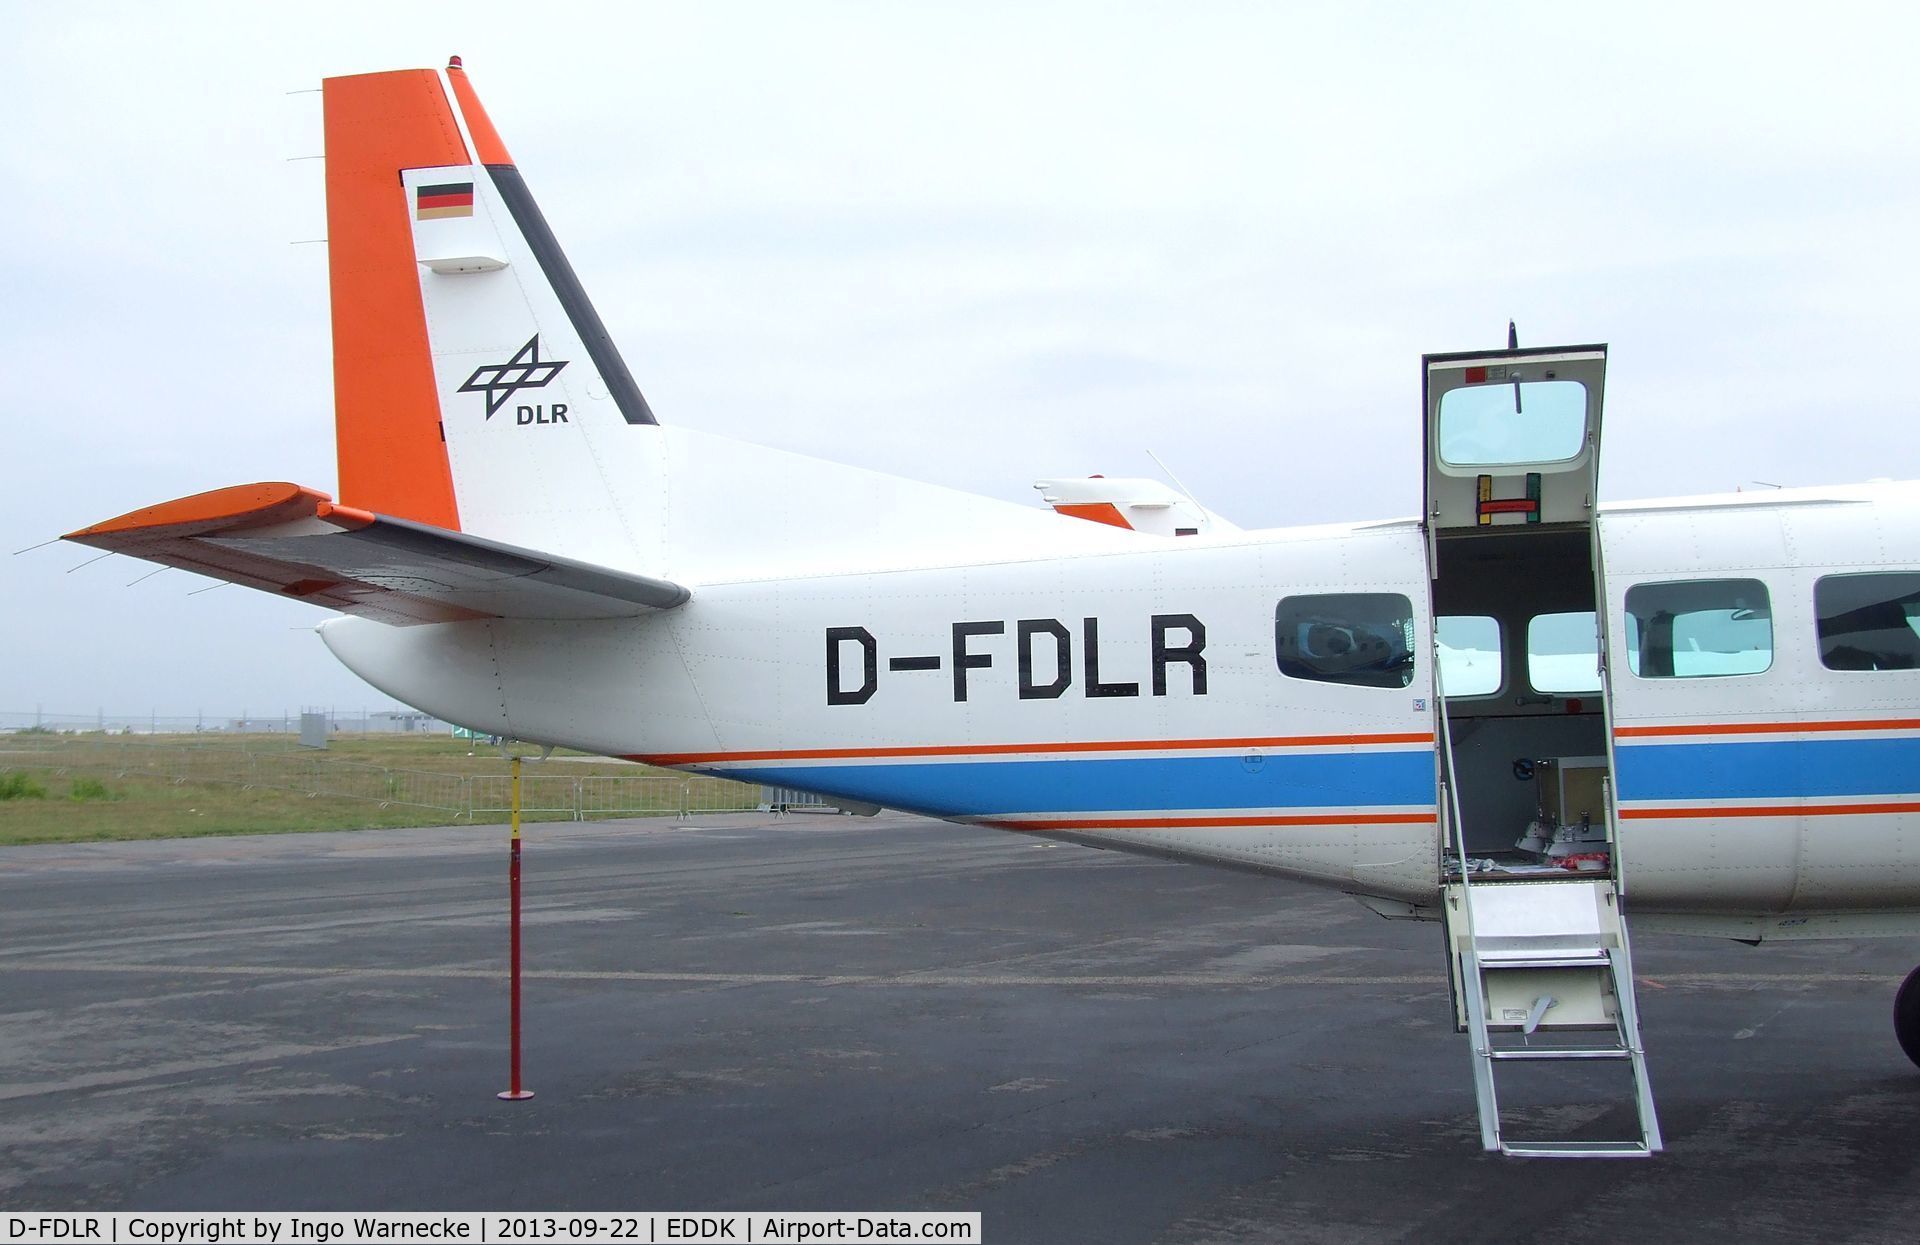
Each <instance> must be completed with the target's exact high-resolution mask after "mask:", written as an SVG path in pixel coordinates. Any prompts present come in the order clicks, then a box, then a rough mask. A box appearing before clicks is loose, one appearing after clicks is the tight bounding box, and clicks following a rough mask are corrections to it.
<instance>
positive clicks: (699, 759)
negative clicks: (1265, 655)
mask: <svg viewBox="0 0 1920 1245" xmlns="http://www.w3.org/2000/svg"><path fill="white" fill-rule="evenodd" d="M1432 742H1433V732H1432V731H1407V732H1403V733H1396V734H1387V735H1279V736H1273V737H1271V738H1262V739H1110V740H1100V741H1094V742H1089V743H1072V744H1064V743H1047V744H919V745H907V746H904V747H889V748H791V749H785V750H781V751H770V752H670V753H660V754H656V755H651V756H638V755H636V756H629V757H628V758H627V760H629V761H647V762H650V763H652V764H654V765H703V764H707V763H710V762H718V761H855V760H866V759H884V758H891V757H958V756H1006V755H1009V754H1013V753H1021V752H1040V753H1054V752H1158V751H1167V752H1184V751H1192V750H1194V749H1199V748H1326V747H1342V746H1346V745H1354V744H1358V745H1366V744H1431V743H1432Z"/></svg>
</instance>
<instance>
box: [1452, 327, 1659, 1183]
mask: <svg viewBox="0 0 1920 1245" xmlns="http://www.w3.org/2000/svg"><path fill="white" fill-rule="evenodd" d="M1422 363H1423V373H1422V390H1423V393H1424V398H1425V402H1424V407H1425V444H1426V464H1425V467H1426V497H1425V505H1424V507H1423V508H1422V517H1423V520H1424V523H1425V526H1426V536H1427V557H1428V569H1429V572H1430V574H1431V576H1432V596H1431V599H1432V603H1433V634H1434V637H1435V644H1434V659H1435V681H1436V684H1437V686H1436V688H1435V700H1436V702H1437V704H1436V723H1435V726H1436V734H1437V736H1438V738H1439V743H1440V751H1441V757H1442V764H1441V782H1442V787H1441V790H1440V792H1439V802H1440V805H1441V809H1442V814H1441V817H1442V823H1443V825H1444V826H1445V827H1446V830H1445V833H1444V834H1443V835H1442V841H1443V842H1444V843H1445V844H1446V846H1445V848H1444V849H1443V851H1444V852H1445V854H1446V859H1445V861H1444V867H1443V877H1444V878H1445V893H1444V896H1443V901H1442V914H1443V918H1444V920H1445V921H1446V925H1447V946H1448V950H1449V957H1448V968H1449V978H1450V980H1451V981H1452V984H1453V987H1454V999H1455V1019H1456V1022H1457V1024H1458V1025H1459V1027H1460V1028H1461V1029H1462V1030H1464V1031H1466V1032H1467V1033H1468V1034H1470V1035H1471V1041H1472V1049H1473V1056H1474V1086H1475V1092H1476V1095H1477V1097H1478V1099H1479V1107H1480V1124H1481V1141H1482V1144H1483V1145H1485V1146H1486V1148H1487V1149H1489V1150H1499V1151H1504V1152H1506V1153H1508V1154H1533V1155H1564V1156H1574V1155H1581V1156H1585V1155H1608V1156H1621V1155H1646V1154H1651V1153H1653V1152H1654V1151H1656V1150H1658V1149H1659V1148H1660V1126H1659V1122H1658V1120H1657V1118H1656V1116H1655V1113H1654V1105H1653V1095H1652V1091H1651V1090H1650V1089H1649V1088H1648V1085H1647V1079H1646V1065H1645V1060H1644V1055H1643V1052H1642V1048H1641V1043H1640V1025H1639V1019H1638V1017H1637V1015H1636V1012H1635V1003H1634V996H1633V970H1632V958H1631V952H1630V950H1629V948H1628V945H1627V931H1626V924H1625V921H1624V919H1623V914H1622V912H1621V907H1620V897H1621V886H1620V877H1621V875H1620V873H1619V871H1618V853H1617V850H1616V844H1615V836H1614V833H1613V827H1614V816H1613V803H1614V801H1613V795H1612V781H1611V776H1612V769H1613V767H1612V762H1611V751H1612V750H1611V747H1610V743H1609V741H1610V736H1611V728H1610V724H1609V717H1610V711H1609V706H1608V696H1607V687H1606V672H1605V670H1604V669H1603V666H1602V660H1601V654H1602V653H1603V652H1604V651H1605V646H1604V642H1603V627H1604V619H1603V614H1602V611H1601V609H1600V603H1601V600H1602V594H1601V591H1600V581H1601V574H1600V549H1599V544H1598V540H1597V534H1596V527H1595V523H1594V515H1595V506H1596V503H1597V501H1598V496H1599V494H1598V489H1597V485H1598V472H1599V466H1600V410H1601V402H1602V399H1603V394H1604V386H1605V382H1606V367H1607V350H1606V347H1605V346H1563V347H1557V348H1553V349H1547V350H1520V349H1517V348H1509V349H1507V350H1495V351H1483V352H1477V353H1471V354H1443V355H1428V356H1426V358H1425V359H1424V360H1423V361H1422ZM1516 1059H1524V1060H1572V1061H1589V1060H1618V1061H1620V1063H1621V1064H1622V1065H1623V1066H1624V1067H1626V1069H1627V1070H1628V1073H1629V1076H1628V1085H1627V1087H1626V1088H1627V1090H1628V1098H1629V1101H1630V1102H1631V1104H1632V1106H1633V1108H1634V1114H1635V1116H1636V1117H1637V1125H1638V1127H1637V1128H1634V1129H1632V1130H1630V1131H1628V1135H1626V1136H1624V1137H1619V1138H1617V1139H1599V1138H1595V1137H1591V1136H1588V1137H1545V1138H1529V1139H1526V1140H1524V1141H1515V1140H1514V1139H1512V1138H1511V1137H1509V1136H1507V1135H1506V1134H1505V1132H1504V1130H1503V1126H1502V1120H1501V1118H1500V1107H1499V1101H1498V1096H1497V1093H1496V1087H1495V1077H1494V1069H1495V1067H1496V1066H1497V1065H1498V1066H1504V1064H1503V1062H1502V1061H1506V1060H1516Z"/></svg>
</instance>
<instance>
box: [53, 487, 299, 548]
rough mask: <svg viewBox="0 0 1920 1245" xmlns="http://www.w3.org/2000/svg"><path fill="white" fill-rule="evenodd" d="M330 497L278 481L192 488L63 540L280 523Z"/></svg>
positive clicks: (84, 528)
mask: <svg viewBox="0 0 1920 1245" xmlns="http://www.w3.org/2000/svg"><path fill="white" fill-rule="evenodd" d="M332 502H333V499H332V498H331V497H329V496H327V495H326V494H325V493H322V492H319V491H318V490H315V489H310V488H302V487H300V486H299V485H298V484H287V483H284V482H280V481H275V482H271V483H264V484H235V485H232V486H230V487H228V488H217V489H214V490H213V491H211V492H208V493H195V494H194V495H193V496H191V497H181V498H178V499H177V500H174V501H163V502H161V503H160V504H159V505H157V506H147V507H145V508H144V509H140V510H134V511H130V512H128V513H126V514H123V515H121V516H119V517H118V518H113V519H108V520H106V521H105V522H103V523H96V524H94V525H93V526H92V527H83V528H81V529H80V530H79V531H76V532H69V533H67V535H66V539H67V540H80V541H84V540H85V539H86V538H88V537H90V536H125V535H133V534H136V533H145V532H153V531H157V530H159V529H163V528H166V529H173V528H181V527H195V528H199V529H201V530H204V531H214V530H218V529H220V528H226V527H258V526H262V525H265V524H269V523H285V522H287V521H288V520H291V519H300V518H307V517H309V516H312V515H315V514H318V513H319V512H320V508H321V507H323V506H330V505H331V504H332Z"/></svg>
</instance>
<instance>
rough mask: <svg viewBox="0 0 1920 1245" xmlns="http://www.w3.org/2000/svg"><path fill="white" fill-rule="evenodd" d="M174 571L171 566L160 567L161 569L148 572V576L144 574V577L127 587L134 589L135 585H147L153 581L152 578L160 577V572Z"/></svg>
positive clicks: (157, 568)
mask: <svg viewBox="0 0 1920 1245" xmlns="http://www.w3.org/2000/svg"><path fill="white" fill-rule="evenodd" d="M172 569H173V568H172V567H171V566H160V567H155V568H154V569H153V570H150V571H148V572H147V573H146V574H144V575H142V576H141V577H140V578H138V579H136V580H134V581H132V583H129V584H128V585H127V587H129V588H131V587H133V585H134V584H144V583H146V582H147V581H148V580H149V579H152V578H153V577H154V576H155V575H158V574H160V572H162V571H170V570H172Z"/></svg>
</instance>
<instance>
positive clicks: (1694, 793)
mask: <svg viewBox="0 0 1920 1245" xmlns="http://www.w3.org/2000/svg"><path fill="white" fill-rule="evenodd" d="M1614 757H1615V759H1616V760H1617V762H1618V764H1619V766H1620V798H1621V799H1623V800H1752V799H1793V798H1800V797H1807V796H1845V795H1900V794H1909V793H1913V792H1920V739H1911V738H1909V739H1790V740H1777V739H1770V740H1753V741H1740V742H1735V743H1720V742H1716V743H1684V744H1633V745H1631V746H1629V745H1627V744H1624V743H1621V744H1617V745H1615V749H1614Z"/></svg>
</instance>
